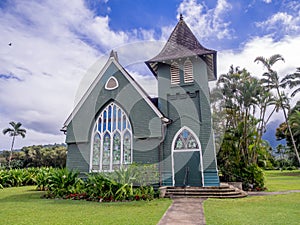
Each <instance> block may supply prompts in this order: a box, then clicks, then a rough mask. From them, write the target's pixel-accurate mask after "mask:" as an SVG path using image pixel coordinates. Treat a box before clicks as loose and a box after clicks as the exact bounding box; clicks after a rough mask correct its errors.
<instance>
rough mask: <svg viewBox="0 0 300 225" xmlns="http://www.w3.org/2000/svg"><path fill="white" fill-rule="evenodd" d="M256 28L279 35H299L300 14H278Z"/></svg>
mask: <svg viewBox="0 0 300 225" xmlns="http://www.w3.org/2000/svg"><path fill="white" fill-rule="evenodd" d="M256 26H257V27H260V28H262V29H264V30H266V31H269V32H274V33H277V34H299V32H300V12H298V14H294V15H293V14H288V13H287V12H278V13H275V14H274V15H272V16H271V17H270V18H268V19H267V20H266V21H262V22H258V23H256Z"/></svg>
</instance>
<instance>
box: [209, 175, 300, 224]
mask: <svg viewBox="0 0 300 225" xmlns="http://www.w3.org/2000/svg"><path fill="white" fill-rule="evenodd" d="M265 174H266V186H267V188H268V191H287V190H300V171H299V170H298V171H284V172H280V171H266V172H265ZM299 210H300V193H290V194H282V195H269V196H258V197H247V198H243V199H208V200H207V201H205V202H204V212H205V219H206V222H207V224H208V225H214V224H216V225H226V224H228V225H235V224H236V225H244V224H247V225H252V224H253V225H257V224H264V225H268V224H270V225H276V224H278V225H283V224H289V225H293V224H295V225H296V224H297V225H298V224H299V221H300V211H299Z"/></svg>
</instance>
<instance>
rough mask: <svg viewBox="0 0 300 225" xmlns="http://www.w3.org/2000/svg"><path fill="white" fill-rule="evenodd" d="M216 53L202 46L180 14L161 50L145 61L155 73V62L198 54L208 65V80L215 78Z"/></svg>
mask: <svg viewBox="0 0 300 225" xmlns="http://www.w3.org/2000/svg"><path fill="white" fill-rule="evenodd" d="M216 54H217V52H216V51H215V50H211V49H207V48H205V47H203V46H202V45H201V44H200V43H199V41H198V40H197V38H196V37H195V35H194V34H193V33H192V31H191V30H190V28H189V27H188V26H187V24H186V23H185V22H184V20H183V17H182V15H180V19H179V21H178V23H177V25H176V27H175V28H174V30H173V32H172V33H171V35H170V37H169V39H168V41H167V43H166V44H165V46H164V48H163V49H162V50H161V52H160V53H159V54H158V55H157V56H155V57H154V58H152V59H150V60H148V61H147V62H146V64H147V66H148V67H149V68H150V69H151V70H152V72H153V73H154V74H155V75H157V62H163V61H167V60H172V59H178V58H184V57H189V56H200V57H201V58H202V59H203V60H204V61H205V62H206V63H207V65H208V69H209V78H210V79H209V80H215V79H216Z"/></svg>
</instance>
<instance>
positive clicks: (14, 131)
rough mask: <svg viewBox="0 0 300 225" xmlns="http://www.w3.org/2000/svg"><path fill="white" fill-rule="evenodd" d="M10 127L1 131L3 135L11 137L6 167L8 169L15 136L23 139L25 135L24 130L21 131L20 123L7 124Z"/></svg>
mask: <svg viewBox="0 0 300 225" xmlns="http://www.w3.org/2000/svg"><path fill="white" fill-rule="evenodd" d="M9 124H10V125H11V128H10V127H9V128H5V129H3V131H2V132H3V134H4V135H6V134H9V136H10V137H12V142H11V148H10V156H9V160H8V167H9V168H10V162H11V159H12V152H13V148H14V144H15V138H16V137H17V136H21V137H22V138H25V134H26V130H25V129H22V128H21V126H22V123H20V122H17V123H16V122H13V121H12V122H10V123H9Z"/></svg>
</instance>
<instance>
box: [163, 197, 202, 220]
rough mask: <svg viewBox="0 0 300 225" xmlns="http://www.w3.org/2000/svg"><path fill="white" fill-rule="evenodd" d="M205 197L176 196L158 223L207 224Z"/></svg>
mask: <svg viewBox="0 0 300 225" xmlns="http://www.w3.org/2000/svg"><path fill="white" fill-rule="evenodd" d="M204 200H205V199H204V198H174V199H173V203H172V205H171V206H170V207H169V209H168V210H167V212H166V213H165V214H164V216H163V217H162V219H161V220H160V221H159V223H158V225H183V224H184V225H205V224H206V222H205V218H204V212H203V207H202V203H203V201H204Z"/></svg>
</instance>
